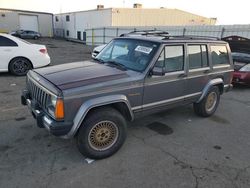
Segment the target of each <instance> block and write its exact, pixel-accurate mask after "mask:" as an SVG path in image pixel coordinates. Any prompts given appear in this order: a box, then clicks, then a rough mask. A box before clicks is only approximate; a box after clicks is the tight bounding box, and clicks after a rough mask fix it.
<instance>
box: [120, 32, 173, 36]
mask: <svg viewBox="0 0 250 188" xmlns="http://www.w3.org/2000/svg"><path fill="white" fill-rule="evenodd" d="M131 35H141V36H159V37H166V36H168V35H169V33H168V32H166V31H161V30H135V31H131V32H129V33H126V34H121V35H120V37H125V36H131Z"/></svg>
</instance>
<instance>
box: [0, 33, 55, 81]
mask: <svg viewBox="0 0 250 188" xmlns="http://www.w3.org/2000/svg"><path fill="white" fill-rule="evenodd" d="M48 64H50V57H49V55H48V53H47V48H46V46H45V45H38V44H31V43H29V42H27V41H24V40H22V39H19V38H16V37H14V36H11V35H8V34H2V33H0V72H8V71H9V72H11V73H12V74H14V75H17V76H22V75H25V74H26V73H27V72H28V71H29V70H30V69H33V68H39V67H43V66H46V65H48Z"/></svg>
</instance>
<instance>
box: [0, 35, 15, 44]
mask: <svg viewBox="0 0 250 188" xmlns="http://www.w3.org/2000/svg"><path fill="white" fill-rule="evenodd" d="M0 46H2V47H3V46H8V47H13V46H18V45H17V43H16V42H14V41H13V40H11V39H8V38H6V37H4V36H0Z"/></svg>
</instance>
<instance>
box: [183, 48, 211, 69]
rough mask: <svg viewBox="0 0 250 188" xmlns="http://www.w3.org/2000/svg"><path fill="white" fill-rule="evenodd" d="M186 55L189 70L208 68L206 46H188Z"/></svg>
mask: <svg viewBox="0 0 250 188" xmlns="http://www.w3.org/2000/svg"><path fill="white" fill-rule="evenodd" d="M188 55H189V68H190V69H197V68H203V67H208V55H207V46H206V45H188Z"/></svg>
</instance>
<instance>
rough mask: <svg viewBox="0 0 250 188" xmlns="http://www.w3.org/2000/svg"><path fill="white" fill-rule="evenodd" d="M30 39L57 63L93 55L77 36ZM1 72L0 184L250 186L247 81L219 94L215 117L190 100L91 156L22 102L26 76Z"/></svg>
mask: <svg viewBox="0 0 250 188" xmlns="http://www.w3.org/2000/svg"><path fill="white" fill-rule="evenodd" d="M31 42H36V43H42V44H46V45H47V48H48V52H49V54H50V56H51V61H52V65H57V64H61V63H67V62H74V61H81V60H85V59H89V58H90V56H91V50H92V48H91V47H87V46H84V45H82V44H79V43H73V42H68V41H64V40H55V39H40V40H38V41H33V40H31ZM0 79H1V82H0V104H1V105H0V114H1V115H0V187H3V188H5V187H92V188H94V187H107V188H110V187H167V188H182V187H183V188H203V187H204V188H205V187H206V188H207V187H209V188H249V187H250V123H249V117H250V116H249V115H250V88H248V87H243V86H237V87H235V88H234V89H233V91H232V92H229V93H226V94H224V95H222V97H221V101H220V105H219V108H218V109H217V112H216V113H215V115H214V116H212V117H210V118H201V117H198V116H196V115H195V114H194V112H193V109H192V105H189V106H182V107H178V108H175V109H171V110H168V111H165V112H162V113H158V114H154V115H151V116H148V117H145V118H143V119H139V120H137V121H135V122H133V123H130V124H129V128H128V137H127V140H126V142H125V144H124V146H123V147H122V148H121V149H120V150H119V151H118V152H117V153H116V154H115V155H113V156H112V157H110V158H107V159H104V160H99V161H94V162H92V163H88V162H87V161H86V160H85V158H84V157H83V156H82V155H81V154H80V153H79V152H78V150H77V148H76V145H75V140H64V139H61V138H57V137H55V136H52V135H50V134H49V133H48V132H47V131H46V130H45V129H40V128H38V127H37V126H36V122H35V120H34V119H33V117H32V116H31V114H30V113H29V111H28V109H27V108H26V107H25V106H22V105H21V104H20V93H21V90H22V89H23V88H24V87H25V77H15V76H12V75H9V74H7V73H4V74H3V73H2V74H0ZM159 123H161V126H157V124H158V125H159ZM154 125H155V126H154Z"/></svg>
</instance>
